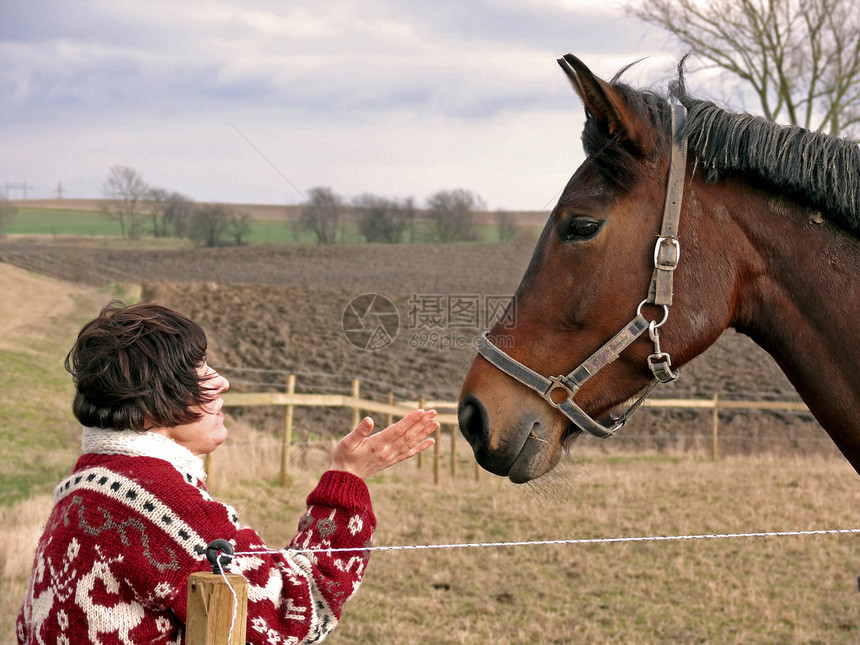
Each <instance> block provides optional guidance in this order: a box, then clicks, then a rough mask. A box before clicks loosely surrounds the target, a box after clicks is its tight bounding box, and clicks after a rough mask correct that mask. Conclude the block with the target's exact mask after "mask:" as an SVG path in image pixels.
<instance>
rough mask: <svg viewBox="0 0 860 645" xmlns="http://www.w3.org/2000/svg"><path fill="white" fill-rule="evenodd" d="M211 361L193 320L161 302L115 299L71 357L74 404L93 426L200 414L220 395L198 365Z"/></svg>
mask: <svg viewBox="0 0 860 645" xmlns="http://www.w3.org/2000/svg"><path fill="white" fill-rule="evenodd" d="M205 360H206V334H205V333H204V332H203V329H202V328H201V327H200V325H198V324H197V323H195V322H194V321H193V320H191V319H189V318H187V317H185V316H183V315H182V314H179V313H177V312H175V311H172V310H170V309H168V308H166V307H162V306H160V305H155V304H139V305H131V306H125V305H124V304H122V303H121V302H116V301H114V302H111V303H110V304H108V305H107V306H106V307H105V308H104V309H102V311H101V313H100V314H99V315H98V317H97V318H96V319H95V320H92V321H91V322H89V323H87V324H86V325H84V327H83V329H81V331H80V333H79V334H78V339H77V341H76V342H75V345H74V347H72V349H71V351H70V352H69V354H68V356H66V362H65V365H66V370H68V372H69V373H70V374H71V375H72V378H73V379H74V383H75V389H76V393H75V400H74V403H73V406H72V410H73V412H74V414H75V416H76V417H77V419H78V421H80V422H81V423H82V424H83V425H85V426H88V427H95V428H113V429H116V430H122V429H127V428H131V429H133V430H138V431H143V430H146V429H147V428H146V427H145V424H146V423H147V422H148V423H151V424H154V425H155V426H163V427H174V426H177V425H181V424H184V423H190V422H192V421H196V420H197V419H199V418H200V417H201V414H200V413H199V412H197V411H195V410H194V409H193V408H194V407H195V406H199V405H202V404H205V403H207V402H209V401H211V400H212V399H213V398H214V395H213V394H212V392H211V390H210V389H209V388H207V387H205V385H204V384H203V383H202V382H201V379H200V376H199V374H198V372H197V368H198V367H200V366H201V365H202V364H203V362H204V361H205Z"/></svg>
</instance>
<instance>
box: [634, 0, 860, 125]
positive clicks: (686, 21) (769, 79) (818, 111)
mask: <svg viewBox="0 0 860 645" xmlns="http://www.w3.org/2000/svg"><path fill="white" fill-rule="evenodd" d="M626 7H627V10H628V12H629V13H632V14H633V15H635V16H638V17H639V18H641V19H642V20H644V21H646V22H648V23H651V24H653V25H657V26H658V27H660V28H662V29H665V30H667V31H670V32H672V33H673V34H674V35H675V36H676V37H677V38H678V39H679V40H680V41H681V42H682V43H683V44H684V45H685V46H687V47H689V48H690V49H691V50H692V51H693V52H695V53H696V54H697V55H698V56H700V57H701V58H703V59H704V60H706V61H707V62H709V63H710V64H712V65H714V66H716V67H719V68H722V69H724V70H727V71H729V72H731V73H732V74H734V75H736V76H737V77H738V78H740V79H742V80H743V81H745V82H747V83H749V84H750V85H751V86H752V88H753V89H754V90H755V93H756V95H757V97H758V99H759V101H760V103H761V108H762V112H763V114H764V116H765V118H767V119H768V120H770V121H782V122H788V123H791V124H792V125H799V126H802V127H805V128H806V129H808V130H816V131H827V132H829V133H830V134H833V135H838V134H842V135H849V136H851V135H853V134H856V133H857V130H858V124H860V11H858V7H857V3H856V0H631V1H630V2H628V3H627V5H626Z"/></svg>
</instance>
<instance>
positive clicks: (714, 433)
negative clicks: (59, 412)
mask: <svg viewBox="0 0 860 645" xmlns="http://www.w3.org/2000/svg"><path fill="white" fill-rule="evenodd" d="M295 389H296V377H295V375H294V374H290V375H289V376H288V377H287V381H286V386H285V391H284V392H226V393H225V394H224V397H223V398H224V406H225V407H253V406H261V405H267V406H283V408H284V429H283V434H282V437H281V472H280V479H281V483H282V484H286V483H287V480H288V469H289V462H290V448H291V444H292V432H293V412H294V410H295V408H296V407H328V408H348V409H351V410H352V420H353V425H357V424H358V422H359V420H360V418H361V415H362V413H364V414H379V415H385V417H386V418H387V420H388V424H390V423H391V422H392V421H393V420H394V418H396V417H402V416H404V415H406V414H408V413H409V412H411V411H412V410H414V409H415V408H425V409H430V408H433V409H436V410H438V411H439V416H438V417H437V419H438V421H439V423H440V425H441V426H442V427H446V426H448V427H450V429H451V455H450V457H451V462H450V470H451V476H452V477H456V475H457V449H456V443H457V424H458V422H457V413H456V410H457V402H456V401H443V400H432V399H425V398H423V397H421V398H418V399H416V400H400V401H395V400H394V397H393V395H389V396H388V401H387V402H383V401H375V400H373V399H366V398H362V397H361V382H360V380H359V379H353V380H352V382H351V384H350V392H351V393H350V394H313V393H297V392H296V391H295ZM644 407H648V408H672V409H699V410H712V419H711V426H712V428H711V437H712V439H711V444H712V445H711V453H712V458H713V459H716V458H717V457H718V454H719V412H720V410H764V411H797V412H804V411H806V412H808V411H809V408H807V407H806V405H804V404H803V403H802V402H799V401H735V400H727V399H721V398H720V397H719V395H716V394H715V395H714V396H713V397H712V398H709V399H648V400H646V401H645V404H644ZM442 427H440V428H439V430H438V431H437V432H436V445H435V446H434V448H433V480H434V482H435V483H437V484H438V483H439V479H440V470H441V443H442ZM422 462H423V455H421V454H419V455H418V465H419V467H420V466H421V465H422ZM211 466H212V464H211V455H209V456H208V459H207V470H209V469H211ZM479 474H480V468H478V467H477V464H476V467H475V476H476V478H477V477H478V476H479Z"/></svg>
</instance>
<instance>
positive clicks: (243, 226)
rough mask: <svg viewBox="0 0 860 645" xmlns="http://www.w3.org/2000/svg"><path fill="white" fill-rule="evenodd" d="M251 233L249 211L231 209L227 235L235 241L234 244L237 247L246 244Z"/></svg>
mask: <svg viewBox="0 0 860 645" xmlns="http://www.w3.org/2000/svg"><path fill="white" fill-rule="evenodd" d="M250 232H251V215H250V214H249V213H248V212H247V211H243V210H236V209H230V213H229V216H228V217H227V228H226V230H225V234H226V235H227V236H228V237H229V238H230V239H232V240H233V244H234V245H235V246H242V245H243V244H245V238H246V237H247V236H248V235H249V234H250Z"/></svg>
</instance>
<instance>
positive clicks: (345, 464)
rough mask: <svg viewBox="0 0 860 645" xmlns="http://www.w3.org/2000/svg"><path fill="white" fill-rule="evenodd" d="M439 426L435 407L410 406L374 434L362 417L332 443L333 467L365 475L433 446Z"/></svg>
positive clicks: (370, 425)
mask: <svg viewBox="0 0 860 645" xmlns="http://www.w3.org/2000/svg"><path fill="white" fill-rule="evenodd" d="M438 429H439V423H438V422H437V421H436V411H435V410H426V411H425V410H413V411H412V412H410V413H409V414H407V415H406V416H405V417H403V418H402V419H400V420H399V421H397V422H396V423H393V424H391V425H390V426H388V427H387V428H385V429H384V430H382V431H381V432H377V433H376V434H371V432H372V431H373V420H372V419H370V418H369V417H365V418H364V419H362V421H361V423H359V424H358V426H356V428H355V430H353V431H352V432H350V433H349V434H348V435H347V436H346V437H344V438H343V439H342V440H341V441H340V443H339V444H338V445H337V446H335V449H334V452H333V453H332V469H334V470H345V471H347V472H351V473H353V474H355V475H357V476H359V477H362V478H367V477H369V476H370V475H374V474H376V473H378V472H380V471H382V470H385V469H386V468H388V467H390V466H393V465H394V464H396V463H399V462H401V461H403V460H404V459H408V458H409V457H411V456H413V455H415V454H417V453H419V452H421V451H422V450H426V449H427V448H429V447H430V446H432V445H433V444H434V443H435V442H434V440H433V439H432V438H431V437H430V435H432V434H433V433H434V432H435V431H436V430H438Z"/></svg>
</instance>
